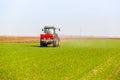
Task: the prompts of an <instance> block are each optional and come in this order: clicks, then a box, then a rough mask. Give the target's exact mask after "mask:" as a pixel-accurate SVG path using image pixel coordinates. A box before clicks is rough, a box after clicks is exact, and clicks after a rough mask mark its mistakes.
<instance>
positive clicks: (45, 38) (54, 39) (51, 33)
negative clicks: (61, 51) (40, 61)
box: [40, 26, 60, 47]
mask: <svg viewBox="0 0 120 80" xmlns="http://www.w3.org/2000/svg"><path fill="white" fill-rule="evenodd" d="M57 29H58V30H59V31H60V29H59V28H55V27H51V26H45V27H44V28H43V29H42V31H43V34H40V46H41V47H43V46H47V45H48V44H53V47H58V46H59V45H60V38H59V36H58V34H57V33H56V30H57Z"/></svg>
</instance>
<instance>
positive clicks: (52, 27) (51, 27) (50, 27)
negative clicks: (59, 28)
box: [44, 26, 56, 29]
mask: <svg viewBox="0 0 120 80" xmlns="http://www.w3.org/2000/svg"><path fill="white" fill-rule="evenodd" d="M44 28H47V29H56V28H55V27H54V26H45V27H44Z"/></svg>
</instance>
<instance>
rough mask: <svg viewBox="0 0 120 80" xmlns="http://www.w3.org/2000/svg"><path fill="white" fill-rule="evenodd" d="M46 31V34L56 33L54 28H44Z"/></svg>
mask: <svg viewBox="0 0 120 80" xmlns="http://www.w3.org/2000/svg"><path fill="white" fill-rule="evenodd" d="M44 33H46V34H54V29H44Z"/></svg>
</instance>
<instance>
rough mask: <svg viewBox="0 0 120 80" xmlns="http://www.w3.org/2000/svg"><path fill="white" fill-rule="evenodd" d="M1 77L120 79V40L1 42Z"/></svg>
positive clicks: (10, 79) (20, 79)
mask: <svg viewBox="0 0 120 80" xmlns="http://www.w3.org/2000/svg"><path fill="white" fill-rule="evenodd" d="M0 80H120V41H119V40H78V41H65V42H62V43H61V46H60V47H59V48H53V47H46V48H45V47H44V48H40V47H39V43H0Z"/></svg>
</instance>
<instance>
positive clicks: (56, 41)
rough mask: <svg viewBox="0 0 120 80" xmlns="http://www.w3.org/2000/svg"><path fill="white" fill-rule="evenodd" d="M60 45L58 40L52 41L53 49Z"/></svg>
mask: <svg viewBox="0 0 120 80" xmlns="http://www.w3.org/2000/svg"><path fill="white" fill-rule="evenodd" d="M59 45H60V41H59V39H54V40H53V47H58V46H59Z"/></svg>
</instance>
